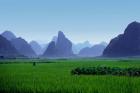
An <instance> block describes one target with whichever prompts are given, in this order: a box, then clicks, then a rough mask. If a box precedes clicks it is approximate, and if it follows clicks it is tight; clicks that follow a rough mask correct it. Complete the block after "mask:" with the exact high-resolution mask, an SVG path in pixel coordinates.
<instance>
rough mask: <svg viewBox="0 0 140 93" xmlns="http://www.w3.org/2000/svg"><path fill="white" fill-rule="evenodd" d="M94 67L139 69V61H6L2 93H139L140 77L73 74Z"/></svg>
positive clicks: (0, 84)
mask: <svg viewBox="0 0 140 93" xmlns="http://www.w3.org/2000/svg"><path fill="white" fill-rule="evenodd" d="M35 61H36V62H38V63H36V66H33V64H32V63H31V62H35ZM13 62H15V63H13ZM23 62H24V63H23ZM39 62H42V63H39ZM44 62H48V63H44ZM2 63H7V64H2ZM92 66H110V67H121V68H128V67H135V68H140V61H139V60H95V59H72V60H5V61H1V64H0V93H140V77H127V76H111V75H105V76H99V75H98V76H97V75H94V76H93V75H87V76H86V75H80V76H78V75H71V73H70V72H71V70H72V69H74V68H77V67H92Z"/></svg>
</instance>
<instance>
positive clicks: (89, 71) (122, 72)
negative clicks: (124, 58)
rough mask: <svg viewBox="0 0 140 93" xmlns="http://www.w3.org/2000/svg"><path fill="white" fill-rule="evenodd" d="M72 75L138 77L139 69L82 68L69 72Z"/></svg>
mask: <svg viewBox="0 0 140 93" xmlns="http://www.w3.org/2000/svg"><path fill="white" fill-rule="evenodd" d="M71 73H72V74H74V75H117V76H140V68H119V67H107V66H97V67H82V68H76V69H73V70H72V71H71Z"/></svg>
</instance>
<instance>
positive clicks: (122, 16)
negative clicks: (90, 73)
mask: <svg viewBox="0 0 140 93" xmlns="http://www.w3.org/2000/svg"><path fill="white" fill-rule="evenodd" d="M139 4H140V0H0V33H2V32H3V31H5V30H10V31H12V32H13V33H15V34H16V35H17V36H21V37H23V38H24V39H26V40H27V41H31V40H36V41H38V42H40V43H48V42H49V41H50V40H51V39H52V37H53V36H56V35H57V33H58V31H60V30H61V31H63V32H64V33H65V35H66V37H67V38H69V39H70V40H71V41H72V42H73V43H79V42H84V41H86V40H88V41H89V42H91V43H93V44H95V43H100V42H102V41H105V42H109V41H110V40H111V39H112V38H114V37H116V36H117V35H118V34H121V33H123V32H124V30H125V28H126V27H127V25H128V24H129V23H131V22H133V21H138V22H140V5H139Z"/></svg>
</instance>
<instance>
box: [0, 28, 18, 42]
mask: <svg viewBox="0 0 140 93" xmlns="http://www.w3.org/2000/svg"><path fill="white" fill-rule="evenodd" d="M1 35H2V36H3V37H5V38H6V39H8V40H12V39H15V38H16V36H15V35H14V34H13V33H12V32H11V31H8V30H6V31H4V32H3V33H2V34H1Z"/></svg>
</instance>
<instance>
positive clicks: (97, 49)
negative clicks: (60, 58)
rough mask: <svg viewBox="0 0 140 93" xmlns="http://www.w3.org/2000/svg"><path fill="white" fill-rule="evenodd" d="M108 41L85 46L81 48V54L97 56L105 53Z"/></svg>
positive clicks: (83, 55)
mask: <svg viewBox="0 0 140 93" xmlns="http://www.w3.org/2000/svg"><path fill="white" fill-rule="evenodd" d="M106 46H107V43H105V42H103V43H100V44H96V45H94V46H92V47H85V48H83V49H81V50H80V52H79V54H78V55H79V56H81V57H97V56H101V55H102V54H103V51H104V49H105V48H106Z"/></svg>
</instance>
